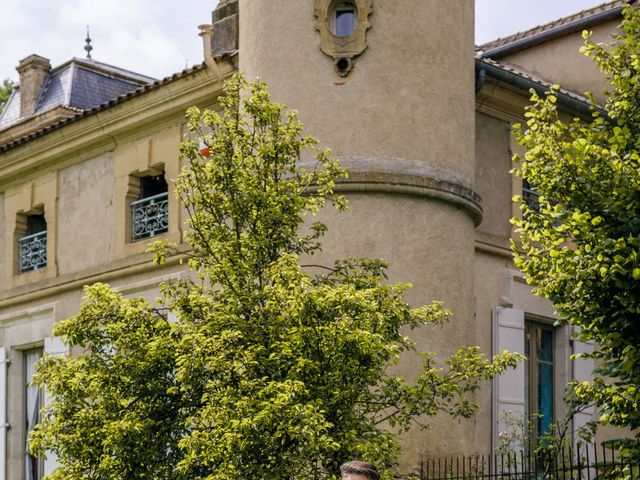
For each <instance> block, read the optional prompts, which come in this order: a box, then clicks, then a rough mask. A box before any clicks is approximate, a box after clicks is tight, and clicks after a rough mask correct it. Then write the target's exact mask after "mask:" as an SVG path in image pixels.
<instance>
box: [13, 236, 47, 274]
mask: <svg viewBox="0 0 640 480" xmlns="http://www.w3.org/2000/svg"><path fill="white" fill-rule="evenodd" d="M18 251H19V252H20V264H19V270H20V273H25V272H30V271H31V270H37V269H39V268H42V267H46V266H47V231H46V230H45V231H43V232H38V233H34V234H33V235H27V236H25V237H22V238H20V239H18Z"/></svg>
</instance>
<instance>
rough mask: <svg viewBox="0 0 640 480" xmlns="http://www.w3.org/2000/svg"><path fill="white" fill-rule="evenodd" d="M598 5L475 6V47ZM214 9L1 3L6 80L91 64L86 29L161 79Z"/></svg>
mask: <svg viewBox="0 0 640 480" xmlns="http://www.w3.org/2000/svg"><path fill="white" fill-rule="evenodd" d="M249 1H269V0H249ZM290 1H296V2H297V1H302V0H290ZM304 1H307V0H304ZM377 1H382V2H391V1H394V0H377ZM415 1H423V0H415ZM437 1H442V2H444V1H449V2H467V1H472V0H437ZM600 3H602V0H595V1H594V0H476V43H483V42H485V41H488V40H491V39H494V38H496V37H500V36H505V35H509V34H511V33H515V32H517V31H520V30H526V29H527V28H530V27H533V26H535V25H538V24H540V23H545V22H547V21H550V20H553V19H555V18H559V17H562V16H565V15H569V14H571V13H574V12H576V11H578V10H582V9H584V8H589V7H592V6H594V5H598V4H600ZM216 4H217V0H1V2H0V79H3V78H10V79H12V80H14V81H17V79H18V74H17V72H16V70H15V67H16V66H17V65H18V62H19V61H20V60H21V59H23V58H25V57H27V56H29V55H31V54H32V53H37V54H38V55H41V56H43V57H46V58H48V59H49V60H50V61H51V64H52V66H53V67H55V66H57V65H60V64H61V63H64V62H65V61H67V60H69V59H70V58H71V57H74V56H75V57H85V55H86V52H85V51H84V49H83V48H84V45H85V43H84V39H85V37H86V27H87V25H89V27H90V32H91V38H92V45H93V51H92V56H93V58H94V59H95V60H99V61H101V62H104V63H109V64H112V65H117V66H118V67H122V68H127V69H129V70H133V71H136V72H138V73H142V74H146V75H150V76H152V77H156V78H162V77H165V76H168V75H171V74H173V73H175V72H177V71H180V70H182V69H183V68H185V66H187V65H188V66H191V65H194V64H197V63H201V62H202V40H201V38H200V37H199V36H198V28H197V27H198V25H200V24H203V23H210V22H211V11H212V10H213V8H214V7H215V5H216Z"/></svg>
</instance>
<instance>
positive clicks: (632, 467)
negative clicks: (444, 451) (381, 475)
mask: <svg viewBox="0 0 640 480" xmlns="http://www.w3.org/2000/svg"><path fill="white" fill-rule="evenodd" d="M627 445H628V444H627ZM633 445H634V446H635V448H640V443H638V442H637V441H633ZM627 451H628V450H627ZM622 452H623V450H620V449H619V446H617V445H615V444H605V445H598V446H596V445H581V446H576V447H565V448H560V449H548V450H544V449H543V451H540V452H538V453H535V454H530V453H529V452H527V451H525V450H521V451H510V452H508V453H493V454H486V455H482V454H478V455H469V456H460V457H447V458H435V459H428V460H424V461H423V462H422V463H421V467H420V478H421V480H492V479H495V480H592V479H593V480H596V479H629V480H635V479H639V476H640V465H639V463H640V462H639V459H638V458H637V456H635V457H634V456H633V455H629V454H624V453H622Z"/></svg>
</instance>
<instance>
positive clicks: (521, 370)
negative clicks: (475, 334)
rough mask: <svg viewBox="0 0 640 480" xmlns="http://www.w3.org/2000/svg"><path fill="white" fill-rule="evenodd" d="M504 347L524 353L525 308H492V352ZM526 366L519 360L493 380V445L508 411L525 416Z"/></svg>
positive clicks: (502, 429)
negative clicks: (513, 367) (514, 365)
mask: <svg viewBox="0 0 640 480" xmlns="http://www.w3.org/2000/svg"><path fill="white" fill-rule="evenodd" d="M503 350H509V351H510V352H518V353H522V354H524V350H525V325H524V311H523V310H519V309H517V308H503V307H496V308H495V309H494V311H493V354H494V355H495V354H498V353H500V352H502V351H503ZM525 381H526V367H525V364H524V362H520V363H519V364H518V366H517V367H516V368H515V369H509V370H507V371H506V372H505V373H503V374H502V375H500V376H499V377H497V378H495V379H494V381H493V395H492V397H493V422H492V428H493V435H492V441H493V447H494V449H495V447H496V446H497V445H498V435H499V433H500V432H501V431H504V430H505V428H506V427H505V425H504V422H503V421H502V420H503V418H504V415H505V412H507V411H509V412H511V413H512V414H513V415H514V416H516V417H518V418H520V417H523V416H524V415H525V413H526V412H525V408H526V404H525Z"/></svg>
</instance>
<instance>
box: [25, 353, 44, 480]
mask: <svg viewBox="0 0 640 480" xmlns="http://www.w3.org/2000/svg"><path fill="white" fill-rule="evenodd" d="M23 358H24V376H23V379H24V425H25V435H24V469H25V470H24V472H25V474H24V478H25V479H26V480H39V479H41V478H42V476H43V474H44V461H43V458H42V457H36V456H33V455H31V453H30V452H29V437H30V435H31V432H32V431H33V429H34V428H35V426H36V425H37V424H38V422H39V421H40V409H41V408H42V404H43V403H42V402H43V392H42V389H41V388H38V386H37V385H33V376H34V375H35V373H36V365H37V363H38V362H39V361H40V358H42V349H41V348H34V349H31V350H25V351H24V353H23Z"/></svg>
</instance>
